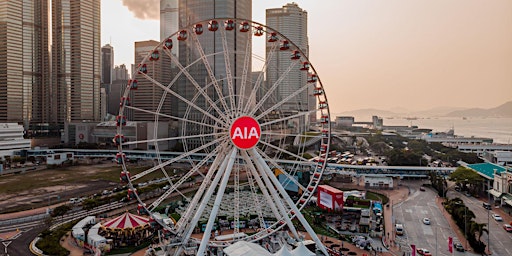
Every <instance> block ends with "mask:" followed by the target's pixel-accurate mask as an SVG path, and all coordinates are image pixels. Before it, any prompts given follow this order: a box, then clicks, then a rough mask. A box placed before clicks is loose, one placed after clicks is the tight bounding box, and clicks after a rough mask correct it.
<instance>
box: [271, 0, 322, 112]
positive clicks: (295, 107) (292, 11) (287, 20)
mask: <svg viewBox="0 0 512 256" xmlns="http://www.w3.org/2000/svg"><path fill="white" fill-rule="evenodd" d="M307 21H308V14H307V12H306V11H305V10H302V9H301V8H300V7H299V6H298V5H297V4H296V3H289V4H286V5H284V6H283V7H282V8H273V9H267V10H266V24H267V26H269V27H271V28H273V29H275V30H277V31H279V32H280V33H281V34H283V35H284V36H285V37H287V38H288V39H290V41H291V42H293V43H294V44H295V45H297V47H299V48H300V50H301V51H302V52H303V53H304V54H305V55H306V56H307V55H309V46H308V26H307ZM271 47H272V46H271V44H270V43H268V42H267V45H266V51H267V55H268V53H269V51H270V50H271ZM274 58H275V61H270V62H269V63H268V66H267V70H266V74H267V84H268V86H269V87H271V86H272V85H273V84H274V83H275V82H276V81H277V80H278V79H279V78H280V77H282V75H283V73H285V72H286V70H287V69H288V67H290V65H291V62H292V60H291V59H290V53H289V52H285V51H283V52H276V53H274ZM306 82H307V74H306V73H305V72H303V71H301V70H300V69H298V68H297V69H294V70H291V71H290V72H289V73H288V75H287V76H286V77H285V78H284V79H283V81H281V83H280V86H279V87H278V89H277V90H276V92H275V95H274V96H275V97H274V98H275V100H276V101H280V100H282V99H283V98H285V97H286V96H288V95H290V94H292V93H293V92H296V91H297V90H298V89H299V88H300V87H302V86H303V85H305V84H306ZM309 93H312V91H304V92H303V93H301V94H299V95H298V96H297V97H295V98H294V99H292V100H290V101H288V102H286V103H285V104H283V106H282V109H283V111H289V112H290V113H293V112H297V111H307V110H309V109H311V107H314V104H313V106H308V105H310V104H309V102H310V101H311V99H310V97H308V94H309Z"/></svg>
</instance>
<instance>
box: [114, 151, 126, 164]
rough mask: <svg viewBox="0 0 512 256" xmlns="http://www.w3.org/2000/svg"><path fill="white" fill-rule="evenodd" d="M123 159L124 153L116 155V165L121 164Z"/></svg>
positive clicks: (124, 157)
mask: <svg viewBox="0 0 512 256" xmlns="http://www.w3.org/2000/svg"><path fill="white" fill-rule="evenodd" d="M125 159H126V155H125V154H124V153H121V152H119V153H117V154H116V162H117V163H118V164H122V163H123V161H124V160H125Z"/></svg>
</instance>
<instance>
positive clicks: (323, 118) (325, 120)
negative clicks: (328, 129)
mask: <svg viewBox="0 0 512 256" xmlns="http://www.w3.org/2000/svg"><path fill="white" fill-rule="evenodd" d="M320 123H322V124H326V123H329V116H327V115H322V117H320Z"/></svg>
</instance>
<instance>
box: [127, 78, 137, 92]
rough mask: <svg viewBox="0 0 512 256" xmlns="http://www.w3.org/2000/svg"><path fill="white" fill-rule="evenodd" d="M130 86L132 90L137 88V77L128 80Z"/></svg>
mask: <svg viewBox="0 0 512 256" xmlns="http://www.w3.org/2000/svg"><path fill="white" fill-rule="evenodd" d="M128 86H129V87H130V90H137V79H133V80H132V79H130V80H128Z"/></svg>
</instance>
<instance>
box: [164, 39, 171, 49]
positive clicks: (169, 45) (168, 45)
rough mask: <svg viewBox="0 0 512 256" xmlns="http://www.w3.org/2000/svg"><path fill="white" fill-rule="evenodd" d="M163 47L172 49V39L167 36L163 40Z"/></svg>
mask: <svg viewBox="0 0 512 256" xmlns="http://www.w3.org/2000/svg"><path fill="white" fill-rule="evenodd" d="M164 47H165V48H167V49H169V50H170V49H172V39H171V38H170V37H169V38H167V39H166V40H165V43H164Z"/></svg>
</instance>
